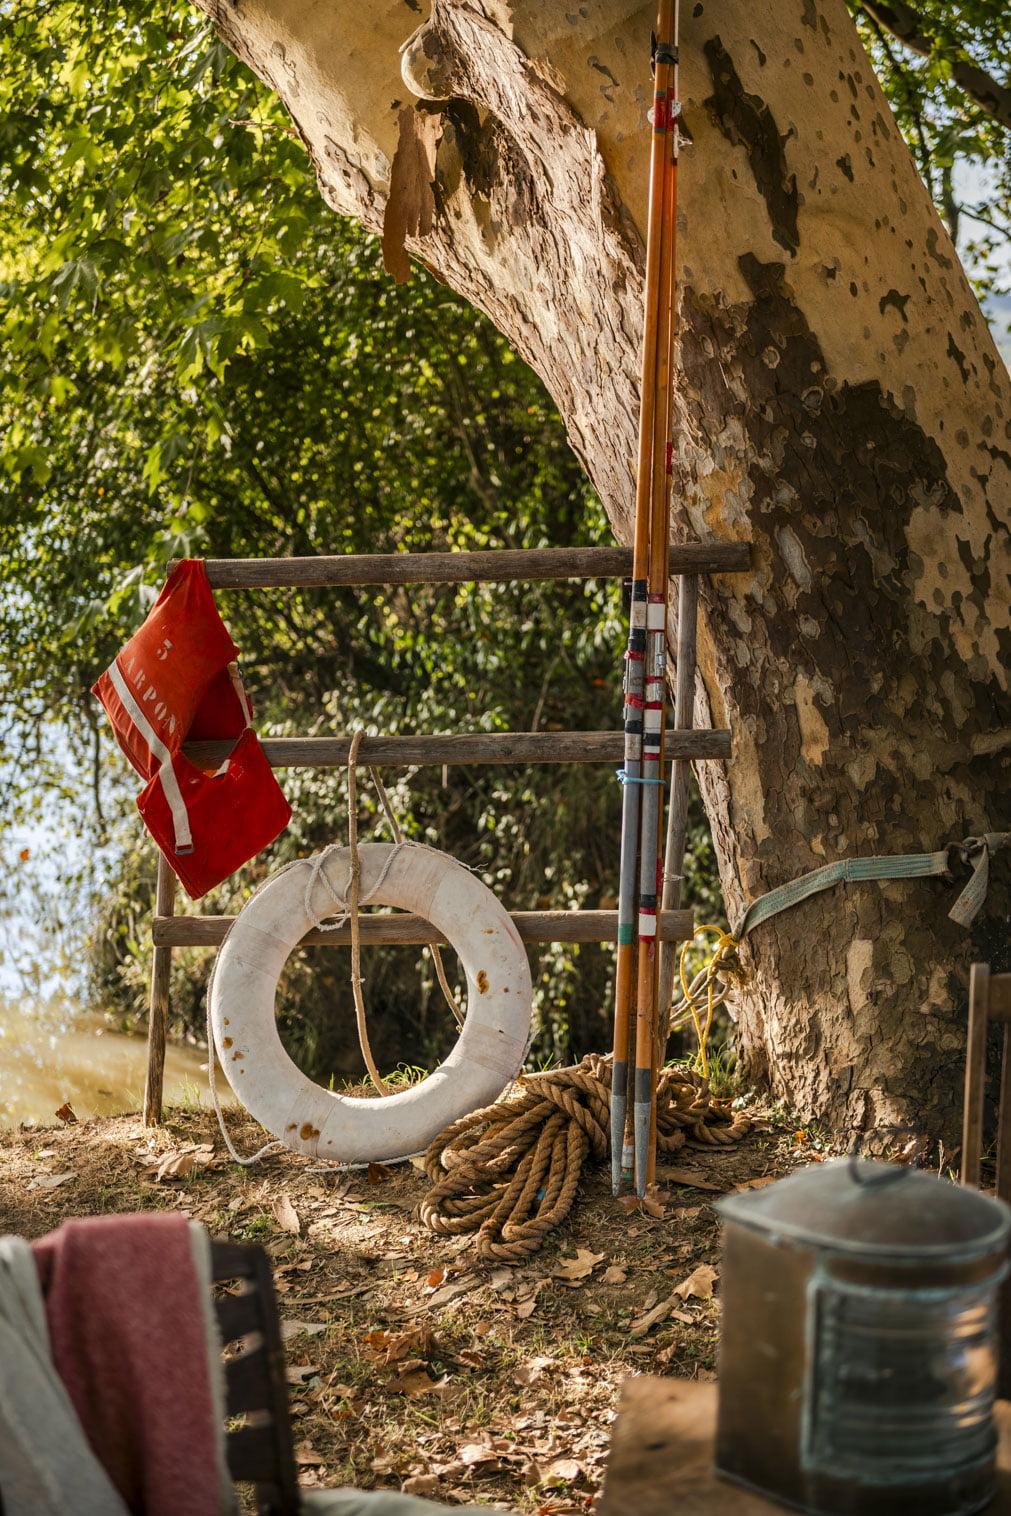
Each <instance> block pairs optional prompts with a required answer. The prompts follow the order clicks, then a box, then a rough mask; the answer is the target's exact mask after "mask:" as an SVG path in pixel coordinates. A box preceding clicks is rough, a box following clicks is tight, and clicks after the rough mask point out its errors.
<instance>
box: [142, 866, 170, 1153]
mask: <svg viewBox="0 0 1011 1516" xmlns="http://www.w3.org/2000/svg"><path fill="white" fill-rule="evenodd" d="M175 898H176V876H175V874H173V872H172V869H171V868H170V867H169V864H168V863H167V861H166V860H165V858H164V857H163V855H162V854H161V853H159V854H158V885H157V889H156V891H155V907H154V910H155V915H156V916H157V917H164V916H171V915H172V912H173V907H174V905H175ZM171 971H172V949H171V947H168V946H165V947H156V948H155V950H154V956H153V959H152V962H151V1006H150V1010H149V1012H148V1022H147V1083H146V1084H145V1086H144V1125H145V1126H157V1125H158V1123H159V1122H160V1121H161V1105H162V1085H163V1082H164V1077H165V1037H166V1032H167V1029H168V1009H169V975H170V973H171Z"/></svg>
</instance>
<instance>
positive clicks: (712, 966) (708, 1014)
mask: <svg viewBox="0 0 1011 1516" xmlns="http://www.w3.org/2000/svg"><path fill="white" fill-rule="evenodd" d="M700 936H710V937H712V936H715V937H716V938H717V943H716V946H715V948H714V949H713V951H712V953H711V954H710V956H709V958H708V959H707V960H706V963H705V966H704V968H703V970H702V972H701V973H700V974H697V975H696V977H695V979H694V980H693V981H691V982H689V979H688V973H687V960H688V954H689V953H690V952H691V950H692V948H693V947H694V945H695V939H696V937H700ZM739 946H740V942H739V941H738V939H737V938H736V937H735V936H734V934H733V932H728V931H726V930H725V929H724V928H723V927H721V926H697V927H696V928H695V931H694V932H693V934H692V935H691V937H689V938H687V939H686V941H684V942H683V943H682V944H681V951H680V953H679V955H678V977H679V979H680V980H681V996H682V998H681V1001H680V1003H679V1004H678V1005H676V1006H675V1007H674V1009H673V1012H672V1020H671V1026H672V1027H676V1026H677V1025H679V1024H680V1023H682V1022H683V1021H684V1020H685V1017H686V1014H687V1016H689V1017H690V1018H691V1022H692V1025H693V1027H694V1028H695V1036H696V1039H697V1041H698V1045H699V1051H698V1060H699V1069H700V1070H701V1073H702V1076H703V1078H705V1079H708V1078H709V1034H710V1032H711V1031H712V1027H713V1016H714V1014H715V1011H716V1008H717V1006H718V1005H720V1004H722V1002H723V1001H724V1000H725V999H726V991H725V990H723V989H722V988H720V985H721V981H722V980H723V979H727V978H730V979H736V980H737V981H738V983H740V982H741V981H743V979H744V970H743V969H742V967H741V964H740V961H739V959H738V957H737V949H738V948H739ZM703 992H704V994H705V1014H704V1016H703V1007H702V1003H701V996H702V994H703Z"/></svg>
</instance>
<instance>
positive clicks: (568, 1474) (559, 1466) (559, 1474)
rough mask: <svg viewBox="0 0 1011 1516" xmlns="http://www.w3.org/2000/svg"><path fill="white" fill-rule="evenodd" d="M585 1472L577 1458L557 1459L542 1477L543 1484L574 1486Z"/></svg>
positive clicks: (549, 1465)
mask: <svg viewBox="0 0 1011 1516" xmlns="http://www.w3.org/2000/svg"><path fill="white" fill-rule="evenodd" d="M582 1472H583V1465H582V1464H581V1463H579V1462H578V1460H577V1459H575V1458H555V1459H553V1460H552V1461H551V1463H549V1464H548V1466H547V1468H546V1469H545V1470H544V1472H543V1474H542V1475H541V1483H542V1484H574V1483H575V1482H576V1480H577V1479H578V1478H579V1477H580V1475H581V1474H582Z"/></svg>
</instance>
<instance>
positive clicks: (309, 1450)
mask: <svg viewBox="0 0 1011 1516" xmlns="http://www.w3.org/2000/svg"><path fill="white" fill-rule="evenodd" d="M295 1462H296V1463H299V1464H305V1463H322V1462H323V1459H322V1458H321V1457H320V1455H319V1454H318V1453H317V1452H316V1449H315V1448H314V1447H313V1446H312V1444H311V1443H309V1442H300V1443H299V1445H298V1447H297V1448H296V1449H295Z"/></svg>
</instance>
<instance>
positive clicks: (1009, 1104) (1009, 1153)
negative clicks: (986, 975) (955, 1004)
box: [990, 979, 1011, 1204]
mask: <svg viewBox="0 0 1011 1516" xmlns="http://www.w3.org/2000/svg"><path fill="white" fill-rule="evenodd" d="M993 985H994V981H993V979H991V980H990V997H991V1001H992V999H993ZM995 1188H996V1193H997V1199H998V1200H1003V1201H1004V1203H1005V1204H1007V1202H1008V1201H1009V1200H1011V1026H1005V1028H1004V1032H1003V1035H1002V1038H1001V1060H1000V1102H999V1104H998V1106H997V1182H996V1186H995Z"/></svg>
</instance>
